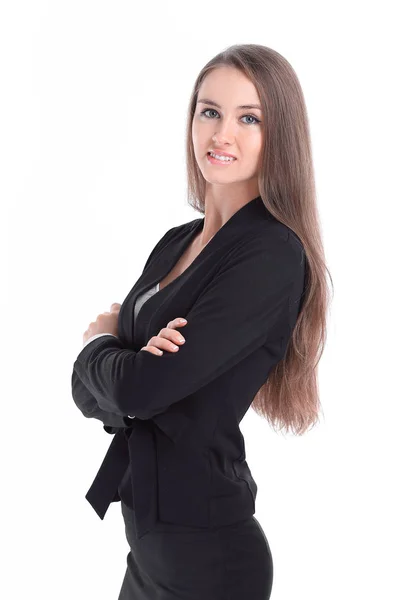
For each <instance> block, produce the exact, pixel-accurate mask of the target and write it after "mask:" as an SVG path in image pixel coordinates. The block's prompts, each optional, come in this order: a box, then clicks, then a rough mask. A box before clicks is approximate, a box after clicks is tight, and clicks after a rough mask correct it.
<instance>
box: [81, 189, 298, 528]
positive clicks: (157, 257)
mask: <svg viewBox="0 0 400 600" xmlns="http://www.w3.org/2000/svg"><path fill="white" fill-rule="evenodd" d="M203 226H204V217H201V218H198V219H194V220H193V221H190V222H188V223H184V224H183V225H178V226H177V227H173V228H172V229H170V230H169V231H167V232H166V234H165V235H164V236H163V237H162V238H161V240H160V241H159V242H158V243H157V245H156V246H155V248H154V249H153V251H152V252H151V254H150V256H149V258H148V260H147V262H146V265H145V268H144V270H143V273H142V275H141V276H140V277H139V279H138V280H137V282H136V283H135V285H134V286H133V288H132V289H131V291H130V292H129V293H128V295H127V297H126V298H125V300H124V301H123V303H122V306H121V310H120V313H119V317H118V338H116V337H112V336H108V335H106V336H103V337H99V338H97V339H95V340H93V341H92V342H90V343H89V344H88V345H87V346H86V347H84V348H83V349H82V351H81V352H80V353H79V355H78V356H77V358H76V361H75V363H74V366H73V374H72V395H73V399H74V401H75V402H76V404H77V405H78V407H79V408H80V410H81V411H82V412H83V414H84V415H85V416H86V417H95V418H97V419H100V420H101V421H102V422H103V426H104V429H105V431H107V432H108V433H110V434H115V435H114V438H113V440H112V442H111V445H110V448H109V450H108V452H107V454H106V456H105V458H104V460H103V463H102V465H101V467H100V470H99V472H98V474H97V475H96V478H95V480H94V481H93V483H92V486H91V487H90V489H89V491H88V492H87V494H86V499H87V500H88V501H89V502H90V504H91V505H92V506H93V508H94V510H95V511H96V512H97V514H98V515H99V516H100V518H101V519H103V518H104V515H105V513H106V511H107V508H108V506H109V504H110V502H113V501H118V500H120V496H119V494H118V486H119V484H120V482H121V479H122V477H123V475H124V473H125V471H126V469H127V466H128V464H129V462H130V469H131V477H132V492H133V497H134V509H135V518H136V523H137V531H138V537H142V536H143V535H144V534H145V533H146V532H147V531H149V530H150V529H151V527H152V524H154V523H155V520H156V519H158V520H159V521H161V522H168V523H174V524H180V525H189V526H195V527H205V528H207V527H211V526H220V525H224V524H230V523H233V522H235V521H238V520H241V519H244V518H246V517H249V516H251V515H253V514H254V512H255V499H256V494H257V485H256V483H255V481H254V479H253V477H252V475H251V472H250V469H249V467H248V465H247V462H246V460H245V458H246V454H245V445H244V439H243V435H242V433H241V431H240V428H239V423H240V421H241V420H242V419H243V417H244V415H245V413H246V412H247V410H248V409H249V407H250V405H251V403H252V401H253V399H254V396H255V394H256V393H257V391H258V390H259V389H260V387H261V386H262V385H263V384H264V383H265V381H266V379H267V377H268V373H269V372H270V370H271V368H272V367H273V366H274V365H275V364H276V363H277V362H278V361H280V360H281V359H282V358H283V356H284V354H285V351H286V348H287V344H288V341H289V338H290V335H291V333H292V330H293V328H294V325H295V323H296V319H297V316H298V312H299V308H300V306H301V302H300V300H301V298H302V296H303V292H304V285H305V263H306V261H305V253H304V249H303V246H302V244H301V242H300V240H299V238H298V237H297V236H296V235H295V234H294V232H293V231H292V230H290V229H289V228H288V227H286V226H285V225H283V224H282V223H280V222H279V221H278V220H277V219H275V218H274V217H273V216H272V215H271V213H269V211H267V209H266V208H265V205H264V203H263V201H262V199H261V197H260V196H258V197H257V198H254V199H253V200H251V201H250V202H248V203H247V204H245V205H244V206H243V207H241V208H240V209H239V210H238V211H236V213H234V214H233V216H232V217H231V218H230V219H229V220H228V221H227V222H226V223H225V224H224V225H223V226H222V227H221V228H220V229H219V230H218V231H217V233H216V234H215V235H214V237H213V238H212V239H211V240H210V242H209V243H208V244H207V245H206V246H205V247H204V248H203V250H202V251H201V252H200V254H198V256H196V258H195V259H194V261H193V262H192V263H191V264H190V266H189V267H188V268H187V269H186V270H185V271H184V272H183V273H182V274H181V275H179V276H178V277H177V278H176V279H174V280H173V281H172V282H171V283H169V284H168V285H167V286H166V287H164V288H163V289H162V290H160V291H159V292H157V293H155V294H154V295H153V296H151V297H150V298H149V299H148V300H147V301H146V302H145V303H144V305H143V306H142V308H141V309H140V311H139V314H138V316H137V320H136V324H135V326H133V306H134V302H135V300H136V298H137V297H138V296H139V295H140V294H142V293H143V292H144V291H146V290H148V289H149V288H151V287H152V286H154V285H155V284H156V283H157V282H158V281H160V280H162V279H163V278H164V277H165V276H166V275H167V273H169V272H170V271H171V269H172V267H173V266H174V265H175V263H176V262H177V260H178V258H179V257H180V256H181V255H182V253H183V251H184V249H185V248H186V247H187V246H188V244H189V243H190V241H191V240H192V239H194V237H195V236H196V235H197V234H198V233H199V231H200V230H201V229H202V228H203ZM176 317H185V318H186V319H187V324H186V325H185V326H184V327H182V328H180V329H179V330H180V331H181V333H182V334H183V336H184V338H185V340H186V342H185V343H184V344H183V345H180V346H179V350H178V351H177V352H176V353H172V352H168V351H164V354H163V355H161V356H157V355H155V354H152V353H151V352H147V351H141V350H140V348H141V347H143V346H145V345H146V344H147V341H148V340H149V339H150V337H151V336H152V335H157V334H158V332H159V330H160V329H161V328H162V327H166V326H167V323H168V321H170V320H172V319H174V318H176ZM127 415H131V416H134V417H135V418H133V419H132V418H129V417H128V416H127Z"/></svg>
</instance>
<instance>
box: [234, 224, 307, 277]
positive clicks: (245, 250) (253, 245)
mask: <svg viewBox="0 0 400 600" xmlns="http://www.w3.org/2000/svg"><path fill="white" fill-rule="evenodd" d="M229 254H230V258H231V259H233V260H239V259H240V258H242V259H244V260H245V259H246V258H250V257H252V258H253V260H254V261H255V262H257V263H258V264H259V265H260V266H261V267H262V265H263V263H268V264H274V265H275V267H276V268H279V267H282V268H285V267H290V266H293V267H296V266H297V265H300V264H301V263H302V261H303V255H304V247H303V244H302V242H301V240H300V238H299V237H298V236H297V235H296V234H295V233H294V232H293V231H292V230H291V229H290V228H289V227H287V226H286V225H284V224H283V223H280V222H278V221H274V222H272V223H271V222H268V223H266V222H262V223H259V224H258V225H257V226H256V227H254V228H252V229H251V231H247V232H246V234H245V235H244V236H243V237H242V238H241V239H240V240H239V241H238V243H236V244H235V246H234V247H233V248H232V249H231V251H230V253H229Z"/></svg>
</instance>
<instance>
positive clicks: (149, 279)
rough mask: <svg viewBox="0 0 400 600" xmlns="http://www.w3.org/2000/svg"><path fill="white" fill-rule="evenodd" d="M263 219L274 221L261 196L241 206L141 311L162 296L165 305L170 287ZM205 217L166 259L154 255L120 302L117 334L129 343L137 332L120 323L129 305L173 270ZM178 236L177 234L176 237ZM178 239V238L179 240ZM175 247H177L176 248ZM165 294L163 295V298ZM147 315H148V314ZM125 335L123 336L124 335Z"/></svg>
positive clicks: (128, 322) (128, 319)
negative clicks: (235, 236) (246, 226)
mask: <svg viewBox="0 0 400 600" xmlns="http://www.w3.org/2000/svg"><path fill="white" fill-rule="evenodd" d="M263 218H270V219H274V217H273V216H272V215H271V214H270V213H269V212H268V211H267V210H266V209H265V205H264V203H263V201H262V198H261V197H260V196H257V197H256V198H253V200H251V201H250V202H247V203H246V204H244V205H243V206H241V207H240V208H239V209H238V210H237V211H236V212H234V213H233V215H231V217H230V218H229V219H228V220H227V221H226V222H225V223H224V224H223V225H222V227H220V228H219V229H218V231H217V232H216V233H215V234H214V235H213V237H212V238H211V239H210V240H209V241H208V243H207V244H206V245H205V246H204V248H202V249H201V251H200V252H199V253H198V254H197V256H196V257H195V258H194V260H193V261H192V262H191V263H190V265H189V266H188V267H186V269H185V270H184V271H182V273H180V274H179V275H178V276H177V277H175V278H174V279H173V280H172V281H170V282H169V283H168V284H167V285H166V286H164V287H163V288H162V289H159V290H158V291H156V292H155V293H154V294H153V295H152V296H151V298H149V299H148V300H149V302H150V304H149V305H148V303H147V302H145V305H146V306H145V305H144V306H143V307H141V309H142V308H143V309H144V310H145V311H146V310H150V308H149V307H150V306H152V299H153V298H154V297H155V296H157V297H160V294H161V297H160V298H161V300H160V301H161V303H163V302H164V299H166V298H167V297H168V293H169V291H170V289H171V286H174V285H175V284H177V283H179V281H180V280H181V279H183V277H184V276H186V277H188V276H190V274H191V273H192V272H193V271H194V269H195V268H196V267H197V266H198V265H199V264H201V262H202V261H204V260H205V259H206V258H207V257H208V256H209V255H210V256H211V255H212V253H213V252H215V251H217V250H218V249H219V248H222V247H223V246H224V244H226V243H227V242H228V241H229V240H230V239H232V238H233V236H234V235H236V234H237V235H238V236H240V235H241V232H242V231H246V229H245V225H246V224H247V223H249V224H251V223H253V222H254V221H256V222H257V221H259V220H260V219H263ZM204 224H205V217H204V216H203V217H200V218H199V219H195V220H193V221H192V222H191V223H188V224H187V225H188V226H189V227H188V228H187V229H186V227H184V228H183V229H182V237H181V239H180V241H178V240H176V241H174V244H173V245H172V246H171V248H170V249H169V248H168V245H167V247H166V249H165V252H166V255H165V257H163V252H161V253H160V254H159V255H157V256H156V257H155V258H154V259H153V261H152V262H151V263H150V264H149V268H148V270H147V269H146V270H145V271H144V272H143V273H142V275H141V277H140V278H139V280H138V281H137V282H136V284H135V285H134V286H133V288H132V289H131V291H130V292H129V293H128V295H127V297H126V298H125V300H124V301H123V304H122V306H121V309H120V313H119V316H118V331H119V332H121V335H123V336H125V339H127V340H129V339H132V340H133V341H134V339H135V335H137V334H136V332H137V327H138V326H137V325H136V324H135V323H133V321H132V320H131V319H132V317H125V318H124V320H125V322H124V323H123V322H122V316H123V313H124V310H123V309H124V308H125V307H126V305H127V304H128V303H129V304H131V306H134V305H135V303H136V300H137V298H138V297H139V296H140V295H141V294H144V293H145V292H146V291H148V290H149V289H151V288H153V287H154V286H155V285H156V283H157V282H160V281H162V280H163V279H164V278H165V277H166V276H167V275H168V273H170V272H171V270H172V269H173V268H174V266H175V265H176V264H177V262H178V261H179V260H180V258H181V257H182V256H183V254H184V252H185V251H186V249H187V248H188V246H189V245H190V244H191V243H192V241H193V240H194V239H195V237H196V235H197V234H198V233H200V232H201V231H202V230H203V229H204ZM179 236H180V234H179ZM179 236H178V237H179ZM175 244H176V246H175ZM164 292H165V294H164ZM149 314H150V313H149ZM140 326H143V327H144V326H145V322H143V323H142V322H141V324H140V325H139V327H140ZM124 332H126V334H125V333H124Z"/></svg>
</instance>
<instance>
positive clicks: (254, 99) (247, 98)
mask: <svg viewBox="0 0 400 600" xmlns="http://www.w3.org/2000/svg"><path fill="white" fill-rule="evenodd" d="M201 100H207V103H209V104H213V105H214V106H217V107H219V108H223V107H229V106H231V107H233V108H238V107H249V106H250V105H252V107H254V105H255V106H257V107H258V108H259V109H260V110H261V106H260V98H259V96H258V92H257V89H256V87H255V86H254V84H253V82H252V81H250V79H248V77H246V76H245V75H244V74H243V73H242V72H241V71H239V70H238V69H234V68H233V67H218V68H216V69H213V70H212V71H211V72H210V73H208V74H207V75H206V77H205V78H204V80H203V81H202V83H201V86H200V88H199V92H198V100H197V102H198V103H199V102H200V101H201ZM210 100H211V102H209V101H210Z"/></svg>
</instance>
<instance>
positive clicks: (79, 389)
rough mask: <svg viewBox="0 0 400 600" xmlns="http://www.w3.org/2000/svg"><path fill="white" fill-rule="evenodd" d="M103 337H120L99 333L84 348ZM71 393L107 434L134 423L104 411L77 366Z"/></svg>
mask: <svg viewBox="0 0 400 600" xmlns="http://www.w3.org/2000/svg"><path fill="white" fill-rule="evenodd" d="M178 227H179V226H178ZM176 230H177V227H172V228H171V229H169V230H168V231H167V232H166V233H165V234H164V235H163V236H162V238H161V239H160V240H159V241H158V242H157V244H156V245H155V246H154V248H153V249H152V251H151V252H150V254H149V257H148V258H147V261H146V263H145V266H144V269H143V271H144V270H145V269H146V268H147V266H148V265H149V264H150V262H151V261H152V260H153V258H154V257H155V256H156V254H157V253H158V252H159V251H160V250H161V249H162V248H163V247H164V245H165V244H166V243H167V241H168V240H169V239H170V237H171V236H172V234H173V233H174V232H175V231H176ZM103 336H111V337H114V338H115V339H118V337H117V336H114V335H113V334H109V333H99V334H96V335H93V336H92V337H90V338H89V339H88V340H86V342H85V344H84V345H83V348H85V347H86V346H89V345H90V344H91V343H92V342H93V341H94V340H96V339H98V338H100V337H103ZM71 392H72V398H73V400H74V402H75V404H76V406H77V407H78V408H79V410H80V411H81V413H82V414H83V415H84V416H85V417H87V418H88V419H98V420H99V421H101V422H102V423H103V429H104V430H105V431H106V432H107V433H110V434H114V433H116V432H117V431H118V429H119V428H121V427H127V426H129V425H130V424H131V423H132V418H131V417H129V416H127V415H126V416H125V415H121V414H119V413H116V412H112V411H109V410H104V409H102V408H101V407H100V406H99V404H98V402H97V400H96V397H95V396H94V395H93V393H92V392H90V391H89V389H88V388H87V387H86V385H85V384H84V382H83V381H82V379H81V378H80V377H79V375H78V373H77V371H76V369H75V365H74V367H73V370H72V376H71Z"/></svg>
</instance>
